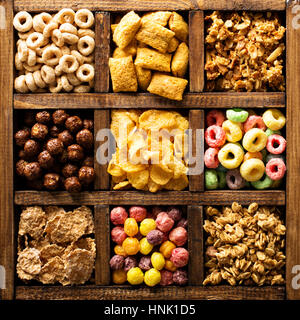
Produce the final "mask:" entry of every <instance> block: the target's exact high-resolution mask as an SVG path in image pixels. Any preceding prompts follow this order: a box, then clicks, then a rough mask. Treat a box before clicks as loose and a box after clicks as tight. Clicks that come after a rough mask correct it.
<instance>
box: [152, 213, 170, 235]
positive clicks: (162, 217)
mask: <svg viewBox="0 0 300 320" xmlns="http://www.w3.org/2000/svg"><path fill="white" fill-rule="evenodd" d="M155 222H156V228H157V229H159V230H160V231H162V232H168V231H170V230H171V229H172V228H173V225H174V220H173V219H171V218H170V217H169V215H168V214H167V213H166V212H161V213H159V214H158V216H157V218H156V220H155Z"/></svg>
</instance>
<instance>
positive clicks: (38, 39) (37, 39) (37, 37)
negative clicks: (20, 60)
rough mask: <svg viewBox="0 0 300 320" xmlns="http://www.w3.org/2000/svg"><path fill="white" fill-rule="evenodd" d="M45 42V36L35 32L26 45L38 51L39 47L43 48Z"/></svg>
mask: <svg viewBox="0 0 300 320" xmlns="http://www.w3.org/2000/svg"><path fill="white" fill-rule="evenodd" d="M43 42H44V36H43V34H41V33H39V32H33V33H32V34H30V35H29V36H28V38H27V40H26V45H27V47H28V48H30V49H36V48H38V47H41V46H42V44H43Z"/></svg>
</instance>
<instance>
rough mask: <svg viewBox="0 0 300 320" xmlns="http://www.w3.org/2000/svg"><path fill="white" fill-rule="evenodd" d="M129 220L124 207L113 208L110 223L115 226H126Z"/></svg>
mask: <svg viewBox="0 0 300 320" xmlns="http://www.w3.org/2000/svg"><path fill="white" fill-rule="evenodd" d="M127 218H128V213H127V211H126V210H125V208H123V207H116V208H113V209H112V210H111V212H110V221H111V222H112V223H113V224H114V225H118V224H124V222H125V220H126V219H127Z"/></svg>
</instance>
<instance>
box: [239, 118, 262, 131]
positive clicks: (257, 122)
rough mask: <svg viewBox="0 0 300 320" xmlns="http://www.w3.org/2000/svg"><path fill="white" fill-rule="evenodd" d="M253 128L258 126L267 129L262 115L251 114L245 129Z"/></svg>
mask: <svg viewBox="0 0 300 320" xmlns="http://www.w3.org/2000/svg"><path fill="white" fill-rule="evenodd" d="M253 128H258V129H261V130H266V129H267V127H266V125H265V123H264V121H263V118H262V117H260V116H256V115H252V116H249V118H248V119H247V121H246V122H245V123H244V130H245V132H247V131H249V130H251V129H253Z"/></svg>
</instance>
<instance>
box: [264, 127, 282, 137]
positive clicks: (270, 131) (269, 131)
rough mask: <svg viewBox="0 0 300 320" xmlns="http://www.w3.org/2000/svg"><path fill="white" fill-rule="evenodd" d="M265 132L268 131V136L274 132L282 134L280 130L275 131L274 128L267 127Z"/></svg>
mask: <svg viewBox="0 0 300 320" xmlns="http://www.w3.org/2000/svg"><path fill="white" fill-rule="evenodd" d="M265 132H266V135H267V137H269V136H270V135H272V134H279V135H280V136H281V135H282V134H281V131H280V130H275V131H274V130H271V129H270V128H267V130H266V131H265Z"/></svg>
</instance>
